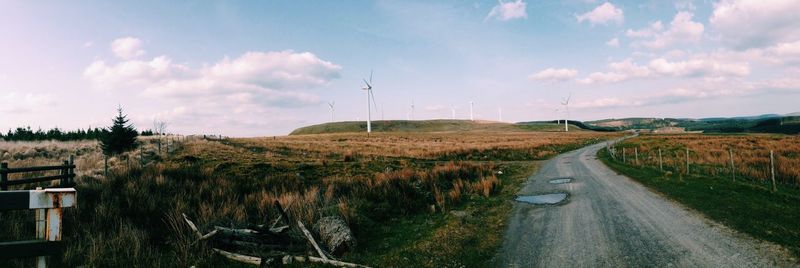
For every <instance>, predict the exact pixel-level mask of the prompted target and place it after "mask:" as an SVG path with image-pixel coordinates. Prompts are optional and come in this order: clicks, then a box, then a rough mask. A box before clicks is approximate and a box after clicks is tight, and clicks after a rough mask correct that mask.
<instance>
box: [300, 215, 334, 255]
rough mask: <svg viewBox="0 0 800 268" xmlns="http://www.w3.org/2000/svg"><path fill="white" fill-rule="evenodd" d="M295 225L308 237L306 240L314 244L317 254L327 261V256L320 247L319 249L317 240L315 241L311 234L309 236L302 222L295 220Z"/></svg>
mask: <svg viewBox="0 0 800 268" xmlns="http://www.w3.org/2000/svg"><path fill="white" fill-rule="evenodd" d="M297 227H300V230H302V231H303V234H304V235H306V238H307V239H308V242H311V245H312V246H314V249H316V250H317V254H319V256H320V257H321V258H322V259H323V260H326V261H327V260H328V257H327V256H325V253H324V252H322V249H321V248H319V245H317V241H315V240H314V237H313V236H311V232H309V231H308V230H307V229H306V227H305V226H303V223H302V222H301V221H297Z"/></svg>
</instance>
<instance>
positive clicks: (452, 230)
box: [351, 161, 538, 267]
mask: <svg viewBox="0 0 800 268" xmlns="http://www.w3.org/2000/svg"><path fill="white" fill-rule="evenodd" d="M497 167H498V170H502V171H503V174H502V175H499V176H498V178H499V180H500V183H499V185H500V186H499V189H498V194H497V195H495V196H492V197H488V198H487V197H480V196H475V197H471V198H470V199H469V200H467V201H466V202H464V203H463V204H461V205H458V206H455V207H451V208H450V209H451V212H449V213H436V214H421V215H416V216H413V217H406V218H393V219H391V220H390V221H389V222H387V224H385V225H381V226H370V227H369V228H367V229H366V230H365V232H364V235H365V236H366V237H367V239H365V241H364V242H365V243H366V244H368V245H373V247H372V248H369V249H367V248H362V249H361V251H359V252H356V253H355V254H353V256H351V258H352V259H353V260H354V261H357V262H361V263H370V264H372V265H374V266H377V267H491V266H493V262H494V255H495V253H496V252H497V249H498V248H499V247H500V245H501V243H502V239H503V232H504V231H505V228H506V224H507V222H506V221H507V220H508V219H507V218H508V214H509V212H510V211H511V208H512V205H513V204H512V203H511V202H510V200H512V199H513V197H514V194H516V193H517V191H518V190H519V187H520V186H521V185H522V183H523V182H524V181H525V180H526V179H527V177H528V176H529V175H530V174H532V173H534V172H535V170H536V168H537V167H538V162H531V161H515V162H502V163H500V164H498V166H497Z"/></svg>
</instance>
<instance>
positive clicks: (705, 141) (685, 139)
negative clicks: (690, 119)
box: [617, 134, 800, 185]
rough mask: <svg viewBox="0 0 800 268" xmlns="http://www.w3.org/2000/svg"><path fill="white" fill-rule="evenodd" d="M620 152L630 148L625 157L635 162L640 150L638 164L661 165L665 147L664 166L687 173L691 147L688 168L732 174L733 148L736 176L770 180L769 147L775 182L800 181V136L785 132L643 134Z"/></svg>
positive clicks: (700, 172)
mask: <svg viewBox="0 0 800 268" xmlns="http://www.w3.org/2000/svg"><path fill="white" fill-rule="evenodd" d="M617 148H618V149H617V153H618V154H621V150H622V148H627V150H626V156H627V157H626V158H627V160H628V162H629V163H633V164H636V163H635V157H634V148H638V151H639V164H640V165H647V166H654V167H658V165H659V162H658V161H659V159H658V149H659V148H660V149H661V150H662V158H663V163H664V167H665V169H667V170H670V171H673V172H676V173H685V172H686V151H685V149H686V148H688V149H689V162H690V165H689V171H690V172H691V173H699V174H708V175H712V176H718V175H723V176H730V174H731V173H730V172H731V171H730V155H729V150H732V151H733V160H734V167H735V172H736V177H737V179H749V180H754V181H759V182H763V181H767V180H770V159H769V152H770V150H773V151H774V154H775V173H776V176H775V178H776V181H778V182H779V183H784V184H794V185H798V184H800V168H798V167H800V136H783V135H731V136H725V135H701V134H691V135H689V134H686V135H643V136H640V137H637V138H633V139H629V140H626V141H625V142H624V143H622V144H620V145H618V146H617Z"/></svg>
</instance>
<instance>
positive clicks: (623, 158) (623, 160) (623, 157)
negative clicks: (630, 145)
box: [622, 147, 627, 163]
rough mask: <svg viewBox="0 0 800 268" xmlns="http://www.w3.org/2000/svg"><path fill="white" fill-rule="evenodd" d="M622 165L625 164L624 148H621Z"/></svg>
mask: <svg viewBox="0 0 800 268" xmlns="http://www.w3.org/2000/svg"><path fill="white" fill-rule="evenodd" d="M622 163H627V162H626V161H625V147H622Z"/></svg>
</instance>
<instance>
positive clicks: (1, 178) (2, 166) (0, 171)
mask: <svg viewBox="0 0 800 268" xmlns="http://www.w3.org/2000/svg"><path fill="white" fill-rule="evenodd" d="M6 169H8V163H6V162H3V163H0V182H7V181H8V173H5V170H6ZM0 190H3V191H6V190H8V186H6V185H3V187H0Z"/></svg>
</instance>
